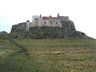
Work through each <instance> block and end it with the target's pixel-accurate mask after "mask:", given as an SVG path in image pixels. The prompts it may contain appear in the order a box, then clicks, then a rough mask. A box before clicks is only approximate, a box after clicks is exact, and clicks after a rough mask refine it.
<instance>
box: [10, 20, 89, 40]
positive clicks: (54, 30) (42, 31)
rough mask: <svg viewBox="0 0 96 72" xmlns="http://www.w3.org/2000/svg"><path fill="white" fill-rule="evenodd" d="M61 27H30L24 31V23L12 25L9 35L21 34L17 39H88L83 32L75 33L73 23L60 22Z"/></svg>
mask: <svg viewBox="0 0 96 72" xmlns="http://www.w3.org/2000/svg"><path fill="white" fill-rule="evenodd" d="M61 23H62V27H46V26H43V27H31V28H30V29H29V31H26V22H23V23H19V24H18V25H13V26H12V30H11V33H21V34H20V36H18V38H31V39H48V38H52V39H53V38H90V37H88V36H86V35H85V33H83V32H79V31H76V29H75V26H74V23H73V22H72V21H71V20H69V21H62V22H61Z"/></svg>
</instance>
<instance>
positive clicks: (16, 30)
mask: <svg viewBox="0 0 96 72" xmlns="http://www.w3.org/2000/svg"><path fill="white" fill-rule="evenodd" d="M25 31H26V22H22V23H19V24H17V25H13V26H12V29H11V33H23V32H25Z"/></svg>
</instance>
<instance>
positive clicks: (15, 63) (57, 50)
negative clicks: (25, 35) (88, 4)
mask: <svg viewBox="0 0 96 72" xmlns="http://www.w3.org/2000/svg"><path fill="white" fill-rule="evenodd" d="M14 41H15V42H16V43H18V44H20V45H21V46H20V47H21V48H20V47H18V46H16V45H14V43H11V42H10V41H8V40H0V46H4V47H2V48H0V72H96V40H91V39H85V40H84V39H53V40H52V39H51V40H47V39H46V40H30V39H24V40H14ZM22 48H24V50H26V52H27V53H28V55H26V54H25V53H24V52H25V51H24V52H22V51H21V50H22Z"/></svg>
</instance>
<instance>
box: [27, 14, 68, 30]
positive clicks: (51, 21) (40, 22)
mask: <svg viewBox="0 0 96 72" xmlns="http://www.w3.org/2000/svg"><path fill="white" fill-rule="evenodd" d="M62 21H66V22H67V21H69V17H68V16H59V13H58V14H57V17H52V16H43V17H42V15H40V16H39V15H35V16H33V17H32V22H30V21H29V20H27V21H26V31H29V28H30V27H36V26H37V27H42V26H51V27H62Z"/></svg>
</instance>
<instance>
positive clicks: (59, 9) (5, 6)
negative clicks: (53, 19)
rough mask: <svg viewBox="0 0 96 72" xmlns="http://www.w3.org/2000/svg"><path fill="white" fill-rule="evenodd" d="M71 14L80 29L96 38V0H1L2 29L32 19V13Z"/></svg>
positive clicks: (0, 16) (46, 14)
mask: <svg viewBox="0 0 96 72" xmlns="http://www.w3.org/2000/svg"><path fill="white" fill-rule="evenodd" d="M57 13H59V14H60V15H62V16H69V18H70V20H72V21H74V23H75V27H76V29H77V30H78V31H82V32H84V33H86V34H87V35H89V36H91V37H94V38H96V0H0V31H3V30H4V31H7V32H10V30H11V27H12V25H14V24H17V23H20V22H24V21H26V20H30V21H32V15H40V14H42V15H43V16H49V15H52V16H57Z"/></svg>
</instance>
